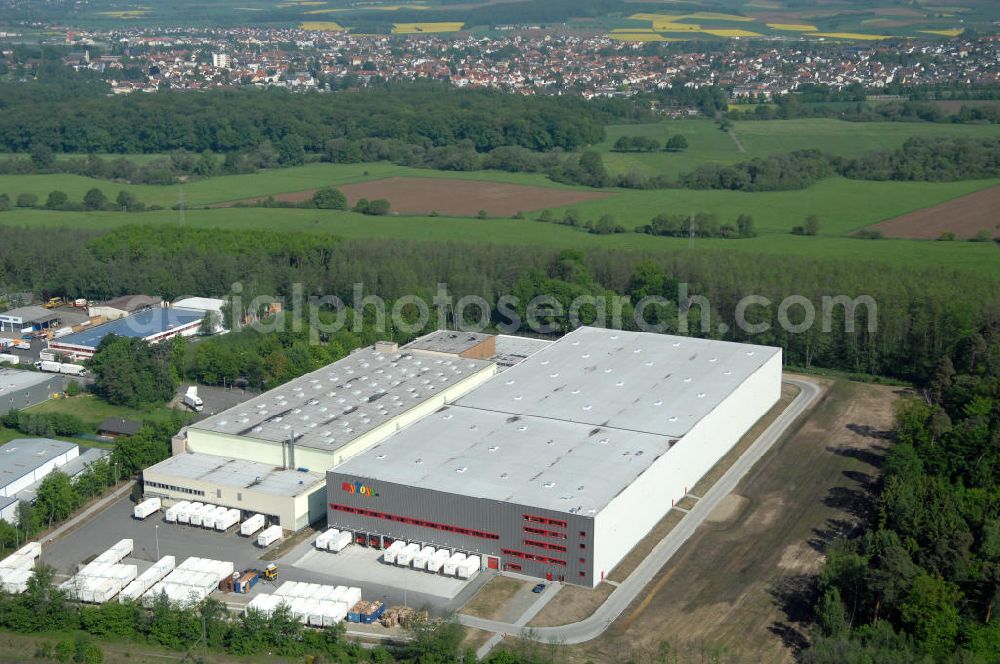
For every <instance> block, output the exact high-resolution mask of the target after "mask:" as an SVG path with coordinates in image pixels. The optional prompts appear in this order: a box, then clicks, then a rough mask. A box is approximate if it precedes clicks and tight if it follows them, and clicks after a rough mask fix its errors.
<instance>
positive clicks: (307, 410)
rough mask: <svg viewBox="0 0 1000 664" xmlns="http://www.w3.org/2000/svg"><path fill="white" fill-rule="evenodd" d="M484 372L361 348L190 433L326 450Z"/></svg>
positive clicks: (474, 363)
mask: <svg viewBox="0 0 1000 664" xmlns="http://www.w3.org/2000/svg"><path fill="white" fill-rule="evenodd" d="M490 366H492V363H491V362H488V361H485V360H473V359H465V358H457V357H456V358H453V359H452V358H445V357H439V358H435V357H428V356H426V355H419V354H415V353H408V352H406V351H399V352H395V353H381V352H378V351H376V350H375V349H373V348H364V349H362V350H359V351H357V352H355V353H352V354H351V355H348V356H347V357H345V358H344V359H342V360H338V361H337V362H334V363H333V364H330V365H328V366H326V367H323V368H322V369H319V370H317V371H313V372H312V373H308V374H306V375H304V376H300V377H299V378H296V379H295V380H292V381H289V382H288V383H286V384H284V385H282V386H281V387H277V388H275V389H273V390H270V391H268V392H266V393H264V394H262V395H260V396H258V397H255V398H253V399H250V400H249V401H246V402H244V403H242V404H240V405H238V406H236V407H234V408H230V409H229V410H226V411H224V412H222V413H219V414H218V415H214V416H212V417H209V418H206V419H204V420H202V421H200V422H197V423H195V424H192V425H190V426H189V427H188V428H189V429H190V430H200V431H213V432H216V433H224V434H229V435H234V436H245V437H248V438H256V439H259V440H266V441H271V442H275V443H280V442H282V441H287V440H289V439H290V438H291V437H292V436H293V435H294V437H295V444H296V445H297V446H301V447H308V448H313V449H319V450H327V451H331V452H332V451H335V450H337V449H339V448H341V447H343V446H344V445H346V444H348V443H349V442H351V441H352V440H355V439H356V438H358V437H360V436H362V435H364V434H366V433H368V432H369V431H371V430H373V429H375V428H376V427H378V426H380V425H382V424H384V423H385V422H388V421H389V420H392V419H394V418H395V417H397V416H399V415H401V414H403V413H405V412H406V411H408V410H410V409H411V408H414V407H415V406H417V405H419V404H421V403H423V402H424V401H426V400H427V399H429V398H430V397H432V396H435V395H437V394H439V393H440V392H442V391H444V390H446V389H448V388H450V387H451V386H453V385H455V384H456V383H459V382H461V381H462V380H465V379H466V378H468V377H470V376H472V375H474V374H476V373H479V372H480V371H483V370H484V369H487V368H488V367H490Z"/></svg>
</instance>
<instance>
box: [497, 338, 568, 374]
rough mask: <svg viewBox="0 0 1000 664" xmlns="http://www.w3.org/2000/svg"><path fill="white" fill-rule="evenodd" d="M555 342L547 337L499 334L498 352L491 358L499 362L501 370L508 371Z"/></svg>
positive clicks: (498, 365)
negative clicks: (535, 337)
mask: <svg viewBox="0 0 1000 664" xmlns="http://www.w3.org/2000/svg"><path fill="white" fill-rule="evenodd" d="M553 343H555V342H553V341H548V340H546V339H533V338H531V337H516V336H513V335H510V334H498V335H497V352H496V355H494V356H493V357H491V358H490V359H491V360H493V361H494V362H496V363H497V367H498V368H499V369H500V370H501V371H506V370H507V369H509V368H511V367H512V366H514V365H515V364H520V363H521V362H523V361H524V360H526V359H527V358H529V357H531V356H532V355H534V354H535V353H537V352H538V351H540V350H542V349H544V348H547V347H548V346H551V345H552V344H553Z"/></svg>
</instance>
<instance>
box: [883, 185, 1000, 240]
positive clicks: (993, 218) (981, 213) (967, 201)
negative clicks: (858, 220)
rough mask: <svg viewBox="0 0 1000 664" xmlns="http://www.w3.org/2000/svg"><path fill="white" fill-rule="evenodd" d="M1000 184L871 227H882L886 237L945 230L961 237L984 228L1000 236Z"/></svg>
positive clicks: (929, 235)
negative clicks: (998, 209)
mask: <svg viewBox="0 0 1000 664" xmlns="http://www.w3.org/2000/svg"><path fill="white" fill-rule="evenodd" d="M998 207H1000V186H997V187H990V188H989V189H984V190H982V191H977V192H976V193H974V194H969V195H968V196H962V197H960V198H956V199H955V200H952V201H948V202H946V203H941V204H940V205H935V206H933V207H929V208H925V209H923V210H917V211H916V212H910V213H909V214H904V215H903V216H901V217H896V218H894V219H887V220H885V221H880V222H879V223H877V224H875V225H874V226H869V230H874V231H880V232H881V233H882V235H884V236H886V237H901V238H910V239H917V240H936V239H938V238H939V237H941V234H942V233H945V232H949V231H950V232H952V233H954V234H955V237H956V238H957V239H960V240H965V239H969V238H972V237H975V236H976V234H977V233H979V232H980V231H982V230H986V231H989V233H990V236H991V237H994V238H1000V219H998V218H997V208H998Z"/></svg>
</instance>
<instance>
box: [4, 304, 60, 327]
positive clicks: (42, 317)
mask: <svg viewBox="0 0 1000 664" xmlns="http://www.w3.org/2000/svg"><path fill="white" fill-rule="evenodd" d="M0 316H3V317H4V318H19V319H20V320H21V321H22V323H23V324H27V323H44V322H45V321H49V320H55V319H56V318H58V316H57V315H56V314H55V313H53V311H52V310H51V309H46V308H45V307H39V306H37V305H29V306H27V307H17V308H16V309H8V310H7V311H3V312H0Z"/></svg>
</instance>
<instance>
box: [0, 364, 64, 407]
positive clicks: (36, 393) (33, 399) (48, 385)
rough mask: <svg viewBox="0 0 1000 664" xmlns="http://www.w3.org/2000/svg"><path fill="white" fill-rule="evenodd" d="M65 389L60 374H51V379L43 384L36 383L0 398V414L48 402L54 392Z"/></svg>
mask: <svg viewBox="0 0 1000 664" xmlns="http://www.w3.org/2000/svg"><path fill="white" fill-rule="evenodd" d="M65 389H66V378H65V377H64V376H62V375H60V374H52V377H51V378H49V379H48V380H46V381H45V382H44V383H38V384H37V385H32V386H31V387H25V388H22V389H17V390H11V391H10V392H8V393H5V394H3V395H2V396H0V414H3V413H6V412H8V411H9V410H11V409H13V408H16V409H18V410H22V409H24V408H30V407H31V406H35V405H37V404H40V403H43V402H45V401H48V400H49V398H50V397H51V395H52V394H53V393H55V392H62V391H63V390H65Z"/></svg>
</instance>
